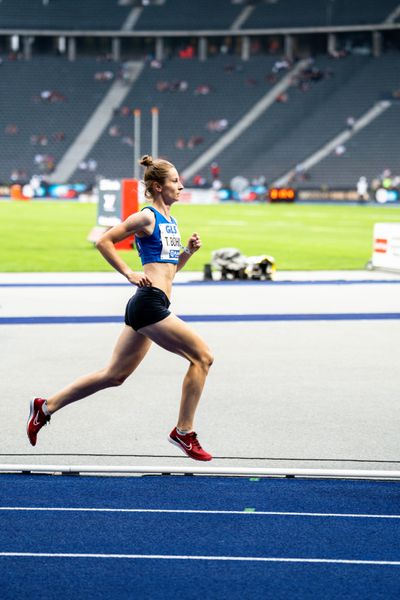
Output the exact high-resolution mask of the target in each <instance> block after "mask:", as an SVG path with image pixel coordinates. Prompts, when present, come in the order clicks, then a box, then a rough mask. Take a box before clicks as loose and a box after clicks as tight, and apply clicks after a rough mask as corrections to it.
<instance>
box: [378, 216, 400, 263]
mask: <svg viewBox="0 0 400 600" xmlns="http://www.w3.org/2000/svg"><path fill="white" fill-rule="evenodd" d="M372 266H373V267H377V268H381V269H391V270H396V271H400V223H375V226H374V248H373V254H372Z"/></svg>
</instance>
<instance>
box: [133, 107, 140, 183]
mask: <svg viewBox="0 0 400 600" xmlns="http://www.w3.org/2000/svg"><path fill="white" fill-rule="evenodd" d="M133 116H134V152H133V177H134V178H135V179H139V175H140V169H139V160H140V121H141V111H140V108H135V110H134V111H133Z"/></svg>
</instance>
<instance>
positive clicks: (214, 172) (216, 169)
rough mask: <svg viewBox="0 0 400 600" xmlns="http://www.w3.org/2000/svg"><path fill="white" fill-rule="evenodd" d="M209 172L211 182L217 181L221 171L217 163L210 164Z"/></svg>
mask: <svg viewBox="0 0 400 600" xmlns="http://www.w3.org/2000/svg"><path fill="white" fill-rule="evenodd" d="M210 171H211V177H212V179H213V180H215V179H219V176H220V173H221V169H220V167H219V165H218V163H217V162H215V161H214V162H212V163H211V165H210Z"/></svg>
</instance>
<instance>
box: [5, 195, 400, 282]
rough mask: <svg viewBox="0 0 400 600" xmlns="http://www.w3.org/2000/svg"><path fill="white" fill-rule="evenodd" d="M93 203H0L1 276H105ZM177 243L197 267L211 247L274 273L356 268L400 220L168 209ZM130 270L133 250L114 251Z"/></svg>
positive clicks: (292, 207)
mask: <svg viewBox="0 0 400 600" xmlns="http://www.w3.org/2000/svg"><path fill="white" fill-rule="evenodd" d="M96 211H97V208H96V205H94V204H80V203H76V202H60V201H30V202H24V201H2V202H0V217H1V222H2V226H3V235H2V236H1V239H0V271H2V272H31V271H32V272H34V271H36V272H38V271H39V272H46V271H52V272H56V271H60V272H63V271H108V270H111V267H110V266H109V265H108V264H107V263H106V262H105V260H104V259H103V258H102V256H101V255H100V254H99V252H98V251H97V250H96V249H95V247H94V246H93V244H92V243H90V242H88V241H87V236H88V234H89V232H90V230H91V229H92V227H93V226H94V225H95V224H96ZM172 214H173V215H174V216H175V217H176V218H177V220H178V222H179V228H180V231H181V235H182V241H183V243H185V242H186V239H187V238H188V237H189V235H190V234H191V233H192V232H194V231H196V232H198V233H199V234H200V236H201V238H202V242H203V247H202V248H201V250H200V251H198V252H197V253H196V254H195V255H194V256H193V257H192V258H191V259H190V262H189V263H188V265H187V267H186V268H188V269H190V270H194V271H198V270H202V269H203V265H204V264H205V263H208V262H210V259H211V252H212V251H213V250H215V249H217V248H224V247H235V248H238V249H239V250H240V251H241V252H242V253H243V254H245V255H247V256H250V255H259V254H270V255H272V256H274V258H275V260H276V265H277V269H278V270H334V269H340V270H342V269H344V270H347V269H363V268H364V267H365V265H366V263H367V262H368V260H370V258H371V254H372V234H373V226H374V223H377V222H396V221H397V222H400V207H397V206H390V207H389V206H377V205H366V206H358V205H357V206H355V205H351V206H343V205H340V206H339V205H321V204H318V205H310V204H308V205H306V204H254V205H251V204H218V205H207V206H206V205H175V206H174V207H173V210H172ZM121 255H123V257H124V259H125V260H126V261H127V262H128V263H129V264H130V265H131V266H132V268H134V269H139V268H140V263H139V260H138V257H137V252H136V251H135V250H133V251H128V252H127V251H125V252H121Z"/></svg>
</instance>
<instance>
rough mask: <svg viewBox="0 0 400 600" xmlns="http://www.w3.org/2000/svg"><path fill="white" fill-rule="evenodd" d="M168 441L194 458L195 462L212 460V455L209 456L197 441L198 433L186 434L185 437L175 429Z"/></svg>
mask: <svg viewBox="0 0 400 600" xmlns="http://www.w3.org/2000/svg"><path fill="white" fill-rule="evenodd" d="M168 441H169V442H171V444H175V446H178V448H180V449H181V450H182V451H183V452H184V453H185V454H187V455H188V456H190V458H194V460H211V459H212V456H211V454H208V452H206V451H205V450H203V448H202V447H201V446H200V442H199V440H198V439H197V433H195V432H194V431H191V432H190V433H186V434H185V435H180V434H179V433H178V432H177V430H176V427H175V428H174V429H173V430H172V431H171V433H170V434H169V436H168Z"/></svg>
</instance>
